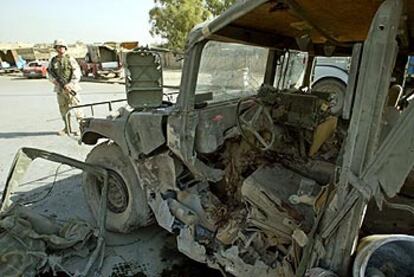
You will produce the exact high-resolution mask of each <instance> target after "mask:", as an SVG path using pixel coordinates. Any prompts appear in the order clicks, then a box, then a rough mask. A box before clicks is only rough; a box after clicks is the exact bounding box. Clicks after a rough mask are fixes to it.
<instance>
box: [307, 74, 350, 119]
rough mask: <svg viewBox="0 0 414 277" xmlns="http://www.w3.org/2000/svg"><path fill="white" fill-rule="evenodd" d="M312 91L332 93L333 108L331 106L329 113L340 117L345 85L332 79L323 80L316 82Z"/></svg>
mask: <svg viewBox="0 0 414 277" xmlns="http://www.w3.org/2000/svg"><path fill="white" fill-rule="evenodd" d="M312 90H315V91H321V92H333V93H334V99H333V106H331V113H332V114H334V115H340V114H341V113H342V108H343V107H344V101H345V92H346V84H345V83H344V82H342V81H341V80H338V79H334V78H325V79H322V80H319V81H317V82H316V83H315V84H314V85H313V86H312Z"/></svg>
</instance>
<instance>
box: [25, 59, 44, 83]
mask: <svg viewBox="0 0 414 277" xmlns="http://www.w3.org/2000/svg"><path fill="white" fill-rule="evenodd" d="M47 66H48V62H46V61H32V62H29V63H28V64H27V65H25V66H24V67H23V76H24V77H26V78H29V79H30V78H46V72H47Z"/></svg>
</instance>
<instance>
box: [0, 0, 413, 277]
mask: <svg viewBox="0 0 414 277" xmlns="http://www.w3.org/2000/svg"><path fill="white" fill-rule="evenodd" d="M413 12H414V4H411V2H408V1H400V0H386V1H376V0H363V1H340V0H333V1H329V2H328V1H308V0H283V1H277V0H250V1H240V2H239V3H238V4H236V5H235V6H233V7H232V8H230V9H229V10H228V11H226V12H225V13H224V14H223V15H221V16H219V17H217V18H215V19H214V20H212V21H210V22H206V23H204V24H201V25H199V26H196V27H195V28H194V29H193V31H192V32H191V33H190V34H189V36H188V41H187V45H186V51H185V60H184V66H183V70H182V78H181V85H180V87H179V91H178V92H177V93H176V96H177V97H176V99H175V101H167V100H166V98H165V97H163V96H164V95H163V81H162V80H163V79H162V77H163V72H162V68H161V66H160V58H159V55H158V54H157V53H156V52H153V51H151V50H150V49H142V50H137V51H133V52H131V53H128V54H127V56H126V67H127V69H126V94H127V101H128V106H127V107H125V108H122V109H120V110H119V111H118V113H117V114H112V115H111V116H109V117H108V118H88V119H85V120H84V121H83V123H82V126H81V127H82V137H81V141H82V142H83V143H85V144H88V145H95V144H96V146H95V147H94V148H93V149H92V151H91V152H90V154H89V155H88V157H87V159H86V164H88V165H97V166H100V167H101V168H105V169H107V170H108V178H103V177H102V176H100V175H99V174H97V173H96V172H95V171H93V170H88V168H85V169H86V170H85V172H84V176H83V183H84V184H83V185H84V191H85V195H86V198H87V201H88V202H89V205H90V208H91V210H92V212H93V213H94V214H95V215H96V216H97V217H99V215H100V214H101V213H102V210H101V209H102V207H103V208H105V206H106V228H107V229H109V230H111V231H116V232H125V233H126V232H132V231H134V230H135V229H137V228H140V227H144V226H147V225H149V224H158V225H160V226H161V227H163V228H164V229H166V230H168V231H169V232H171V233H173V234H176V237H177V248H178V249H179V251H180V252H182V253H184V254H185V255H187V256H188V257H190V258H192V259H194V260H196V261H198V262H201V263H206V264H208V265H209V266H210V267H212V268H215V269H218V270H220V271H221V272H222V273H223V274H224V275H226V274H231V275H235V276H304V275H305V274H306V275H308V276H336V275H339V276H349V275H351V274H353V275H354V276H374V275H375V276H412V275H413V274H414V272H413V270H414V266H413V265H414V260H413V255H412V253H413V251H414V238H413V237H412V236H410V235H412V233H413V231H414V221H413V204H414V199H413V196H414V195H413V193H412V184H413V183H412V178H411V179H410V177H409V178H408V179H407V176H408V175H409V173H410V172H411V170H412V168H413V165H414V139H413V137H414V128H412V126H413V123H414V105H410V104H409V103H408V104H407V105H405V106H404V107H405V109H403V110H402V109H401V108H399V106H398V102H399V100H398V99H399V98H401V97H402V95H403V94H404V93H405V92H404V89H403V87H402V86H401V84H403V77H402V76H404V68H405V64H406V61H407V55H409V54H412V53H413V50H414V44H412V36H411V31H413V30H414V29H413V28H414V20H413V19H412V18H410V15H412V14H413ZM295 51H301V52H306V53H307V57H308V58H307V62H306V67H305V74H304V76H305V78H304V80H303V83H302V84H300V85H299V86H297V84H293V83H291V82H287V80H288V79H289V76H287V75H288V73H289V72H290V69H289V68H288V66H287V65H288V64H289V57H290V55H293V54H292V53H296V52H295ZM317 56H326V57H329V56H352V64H351V66H350V75H349V80H348V86H347V89H346V94H345V99H344V101H341V102H340V103H341V106H340V107H338V105H339V104H338V102H337V101H336V97H335V92H334V91H332V92H330V91H329V89H325V90H323V91H317V90H313V89H310V85H309V84H310V81H309V80H310V77H311V75H312V72H311V71H312V63H313V59H314V58H315V57H317ZM333 110H335V113H334V112H332V111H333ZM43 157H45V155H43ZM46 158H47V157H46ZM55 160H56V159H55ZM60 162H62V160H60ZM11 179H12V178H11ZM105 180H106V181H105ZM410 180H411V181H410ZM106 188H107V191H108V194H107V195H105V191H106ZM410 188H411V190H410ZM101 196H103V197H101ZM6 197H7V196H6ZM105 197H107V201H106V204H104V205H102V202H105ZM102 199H104V200H102ZM375 234H382V235H380V236H373V235H375ZM362 237H366V238H363V239H362V240H361V238H362ZM360 242H361V243H360ZM358 244H359V247H358V251H357V253H356V247H357V245H358Z"/></svg>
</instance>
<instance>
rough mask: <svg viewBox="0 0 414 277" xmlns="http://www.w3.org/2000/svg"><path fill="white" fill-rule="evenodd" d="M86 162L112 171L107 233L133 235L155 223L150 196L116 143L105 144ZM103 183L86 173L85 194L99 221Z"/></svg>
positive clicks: (92, 152)
mask: <svg viewBox="0 0 414 277" xmlns="http://www.w3.org/2000/svg"><path fill="white" fill-rule="evenodd" d="M86 162H87V163H90V164H96V165H101V166H103V167H105V168H107V169H110V170H111V171H110V172H113V173H110V177H109V184H108V185H109V186H108V202H107V215H106V229H107V230H109V231H113V232H118V233H129V232H131V231H134V230H136V229H138V228H140V227H144V226H147V225H149V224H151V223H152V213H151V210H150V208H149V206H148V204H147V199H146V194H145V192H144V190H143V189H142V188H141V186H140V184H139V180H138V177H137V175H136V173H135V170H134V168H133V166H132V164H131V163H130V161H129V159H128V157H126V156H125V155H124V154H123V153H122V150H121V148H120V147H119V146H118V145H116V144H115V143H112V142H105V143H101V144H99V145H97V146H95V148H93V149H92V151H91V152H90V153H89V154H88V156H87V158H86ZM102 187H103V180H100V179H99V178H97V177H96V176H95V175H93V174H91V173H89V172H86V171H85V172H84V173H83V192H84V195H85V198H86V200H87V202H88V204H89V207H90V209H91V212H92V214H93V216H94V217H95V219H97V217H98V216H99V207H100V199H101V193H100V191H101V189H102Z"/></svg>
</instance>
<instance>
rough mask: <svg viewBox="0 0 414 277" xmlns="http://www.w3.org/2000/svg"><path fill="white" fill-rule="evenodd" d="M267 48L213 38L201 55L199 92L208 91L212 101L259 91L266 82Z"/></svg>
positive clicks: (230, 98) (197, 92)
mask: <svg viewBox="0 0 414 277" xmlns="http://www.w3.org/2000/svg"><path fill="white" fill-rule="evenodd" d="M267 52H268V50H267V49H265V48H261V47H255V46H248V45H240V44H232V43H223V42H214V41H210V42H208V43H207V44H206V46H205V47H204V50H203V55H202V57H201V63H200V70H199V74H198V80H197V88H196V94H209V93H211V94H212V96H211V97H210V102H221V101H226V100H232V99H237V98H240V97H245V96H249V95H253V94H256V93H257V90H258V88H259V87H260V85H261V84H262V83H263V78H264V74H265V69H266V58H267Z"/></svg>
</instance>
